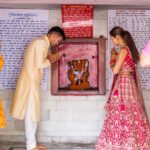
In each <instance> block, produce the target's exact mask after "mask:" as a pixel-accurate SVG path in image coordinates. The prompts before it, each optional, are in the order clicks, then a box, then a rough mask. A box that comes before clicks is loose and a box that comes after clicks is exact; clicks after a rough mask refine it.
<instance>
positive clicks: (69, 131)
mask: <svg viewBox="0 0 150 150" xmlns="http://www.w3.org/2000/svg"><path fill="white" fill-rule="evenodd" d="M49 17H50V27H52V26H54V25H60V26H61V10H59V9H55V10H53V9H52V10H50V16H49ZM99 35H104V36H105V37H107V10H95V11H94V37H99ZM50 80H51V78H50V70H49V78H48V87H49V89H48V91H43V92H41V96H42V109H41V122H40V123H39V126H38V134H37V137H38V140H39V141H40V142H81V143H91V142H95V141H96V139H97V136H98V135H99V133H100V131H101V128H102V125H103V120H104V116H105V111H104V109H103V107H104V105H105V103H106V100H107V95H106V96H52V95H51V93H50ZM13 92H14V91H0V96H1V98H2V100H3V103H4V109H5V112H6V117H7V128H5V129H0V141H5V140H7V141H25V137H24V123H23V121H19V120H14V119H13V118H11V116H10V115H9V108H10V104H11V100H12V97H13ZM144 97H145V102H146V107H147V110H149V109H148V108H150V92H146V91H145V92H144ZM148 113H149V116H150V111H149V112H148Z"/></svg>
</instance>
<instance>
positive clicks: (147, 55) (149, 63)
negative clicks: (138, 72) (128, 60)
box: [140, 40, 150, 67]
mask: <svg viewBox="0 0 150 150" xmlns="http://www.w3.org/2000/svg"><path fill="white" fill-rule="evenodd" d="M140 64H141V66H142V67H150V40H149V41H148V42H147V44H146V46H145V48H144V49H143V50H142V54H141V57H140Z"/></svg>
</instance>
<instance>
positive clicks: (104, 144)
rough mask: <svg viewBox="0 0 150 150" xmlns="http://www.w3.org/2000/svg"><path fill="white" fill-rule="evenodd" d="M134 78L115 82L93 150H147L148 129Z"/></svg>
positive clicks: (149, 145) (118, 78)
mask: <svg viewBox="0 0 150 150" xmlns="http://www.w3.org/2000/svg"><path fill="white" fill-rule="evenodd" d="M136 81H138V79H136V76H134V75H121V74H120V75H117V76H116V77H115V79H114V82H113V86H112V90H111V93H110V97H109V101H108V103H107V104H106V106H105V109H106V111H107V114H106V117H105V120H104V125H103V128H102V131H101V134H100V137H99V138H98V140H97V143H96V145H95V149H96V150H150V126H149V122H148V118H147V115H146V111H145V107H144V103H143V99H142V94H141V90H140V88H139V83H138V82H136Z"/></svg>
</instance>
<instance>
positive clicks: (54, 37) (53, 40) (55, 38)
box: [50, 33, 63, 46]
mask: <svg viewBox="0 0 150 150" xmlns="http://www.w3.org/2000/svg"><path fill="white" fill-rule="evenodd" d="M62 40H63V38H62V36H60V35H59V34H57V33H53V34H52V36H51V40H50V43H51V46H56V45H58V44H59V43H60V42H61V41H62Z"/></svg>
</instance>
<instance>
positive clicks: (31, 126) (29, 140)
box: [25, 104, 37, 150]
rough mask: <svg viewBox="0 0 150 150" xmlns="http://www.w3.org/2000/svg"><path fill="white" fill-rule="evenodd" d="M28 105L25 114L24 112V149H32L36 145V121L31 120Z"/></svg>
mask: <svg viewBox="0 0 150 150" xmlns="http://www.w3.org/2000/svg"><path fill="white" fill-rule="evenodd" d="M30 110H31V108H30V105H29V104H28V105H27V109H26V114H25V136H26V149H27V150H32V149H33V148H35V147H36V137H35V134H36V129H37V122H35V121H32V119H31V115H30Z"/></svg>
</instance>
